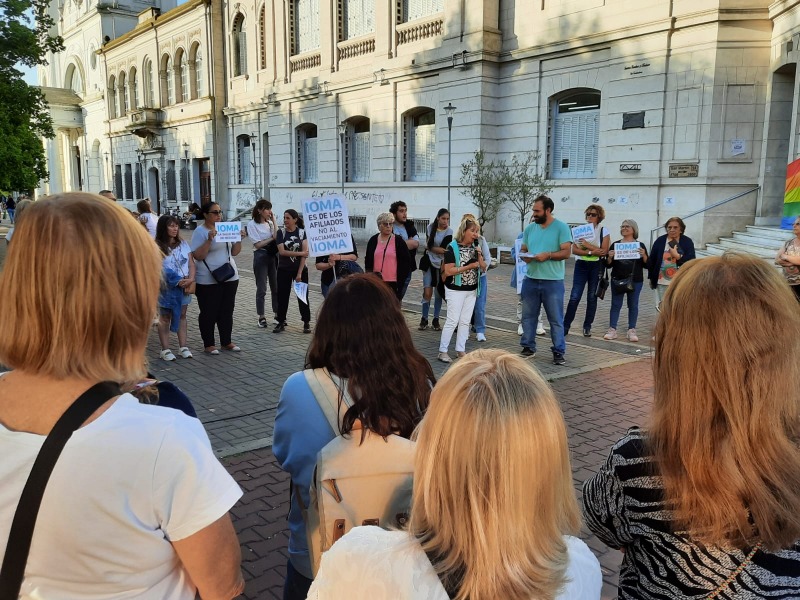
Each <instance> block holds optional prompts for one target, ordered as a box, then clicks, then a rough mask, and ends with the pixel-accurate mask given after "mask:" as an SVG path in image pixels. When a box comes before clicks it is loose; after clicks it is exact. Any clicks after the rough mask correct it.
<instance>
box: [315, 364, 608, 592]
mask: <svg viewBox="0 0 800 600" xmlns="http://www.w3.org/2000/svg"><path fill="white" fill-rule="evenodd" d="M415 437H416V439H417V452H416V460H415V468H414V492H413V503H412V507H411V518H410V523H409V528H408V531H385V530H383V529H379V528H377V527H356V528H354V529H352V530H351V531H350V532H349V533H347V534H346V535H345V536H344V537H342V538H341V539H340V540H339V541H338V542H336V544H335V545H334V546H333V547H332V548H331V549H330V550H329V551H328V552H327V553H326V554H324V555H323V558H322V564H321V567H320V571H319V574H318V575H317V578H316V579H315V580H314V584H313V585H312V587H311V590H310V592H309V596H308V597H309V598H311V599H318V600H323V599H339V598H341V599H345V598H370V599H371V600H389V599H391V600H405V599H412V598H414V599H416V598H426V599H428V600H445V599H447V598H455V599H457V600H466V599H467V598H469V599H470V600H494V599H497V598H502V599H503V600H523V599H524V600H530V599H532V598H536V599H553V598H558V599H565V600H566V599H570V600H589V599H598V598H600V589H601V587H602V581H601V574H600V565H599V564H598V562H597V559H596V558H595V557H594V556H593V555H592V553H591V552H590V551H589V548H588V547H587V546H586V544H584V543H583V542H582V541H580V540H579V539H577V538H575V537H572V536H573V535H575V534H576V533H577V532H578V530H579V528H580V516H579V512H578V505H577V502H576V500H575V492H574V489H573V487H572V471H571V469H570V461H569V448H568V446H567V434H566V427H565V425H564V419H563V416H562V414H561V409H560V408H559V405H558V401H557V400H556V398H555V396H554V394H553V391H552V389H551V388H550V386H549V385H548V384H547V383H546V382H545V381H544V380H543V379H542V377H541V375H540V374H539V373H538V371H536V369H535V368H534V367H533V366H532V365H530V364H529V363H528V362H526V361H525V360H524V359H522V358H519V357H517V356H513V355H511V354H509V353H508V352H504V351H501V350H479V351H476V352H473V353H471V354H469V355H468V356H467V357H466V358H464V359H463V360H461V361H459V362H458V363H457V364H456V365H454V366H453V367H451V368H450V369H449V370H448V371H447V373H446V374H445V375H444V377H443V378H442V379H441V380H440V381H439V383H438V384H437V385H436V387H435V388H434V390H433V392H432V394H431V401H430V406H429V408H428V412H427V414H426V416H425V418H424V419H423V421H422V423H421V424H420V425H419V427H418V429H417V432H416V434H415Z"/></svg>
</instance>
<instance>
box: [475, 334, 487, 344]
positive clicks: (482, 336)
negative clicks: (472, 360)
mask: <svg viewBox="0 0 800 600" xmlns="http://www.w3.org/2000/svg"><path fill="white" fill-rule="evenodd" d="M477 340H478V341H479V342H485V341H486V336H485V335H484V334H482V333H479V334H478V335H477Z"/></svg>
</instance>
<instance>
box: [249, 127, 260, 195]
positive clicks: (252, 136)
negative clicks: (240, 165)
mask: <svg viewBox="0 0 800 600" xmlns="http://www.w3.org/2000/svg"><path fill="white" fill-rule="evenodd" d="M256 141H258V136H257V135H256V134H255V133H251V134H250V149H251V152H250V164H251V165H252V167H253V193H254V194H255V196H256V201H258V198H259V196H261V194H259V193H258V170H257V169H256V166H257V161H256Z"/></svg>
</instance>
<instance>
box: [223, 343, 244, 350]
mask: <svg viewBox="0 0 800 600" xmlns="http://www.w3.org/2000/svg"><path fill="white" fill-rule="evenodd" d="M223 348H225V350H227V351H228V352H241V351H242V349H241V348H239V346H237V345H236V344H234V343H230V344H228V345H227V346H223Z"/></svg>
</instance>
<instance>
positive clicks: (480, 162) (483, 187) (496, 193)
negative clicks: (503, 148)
mask: <svg viewBox="0 0 800 600" xmlns="http://www.w3.org/2000/svg"><path fill="white" fill-rule="evenodd" d="M504 166H505V163H502V162H501V163H496V162H495V161H491V162H489V163H487V162H486V155H485V154H484V152H483V150H476V151H475V155H474V156H473V158H472V160H470V161H469V162H466V163H464V164H462V165H461V185H462V186H463V189H461V190H459V191H460V193H461V194H462V195H463V196H466V197H468V198H470V199H471V200H472V203H473V204H474V205H475V208H477V209H478V222H479V223H480V226H481V229H483V226H484V225H485V224H486V223H488V222H489V221H493V220H494V219H495V218H496V217H497V213H498V212H499V211H500V207H501V206H502V205H503V180H502V174H503V168H504Z"/></svg>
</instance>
